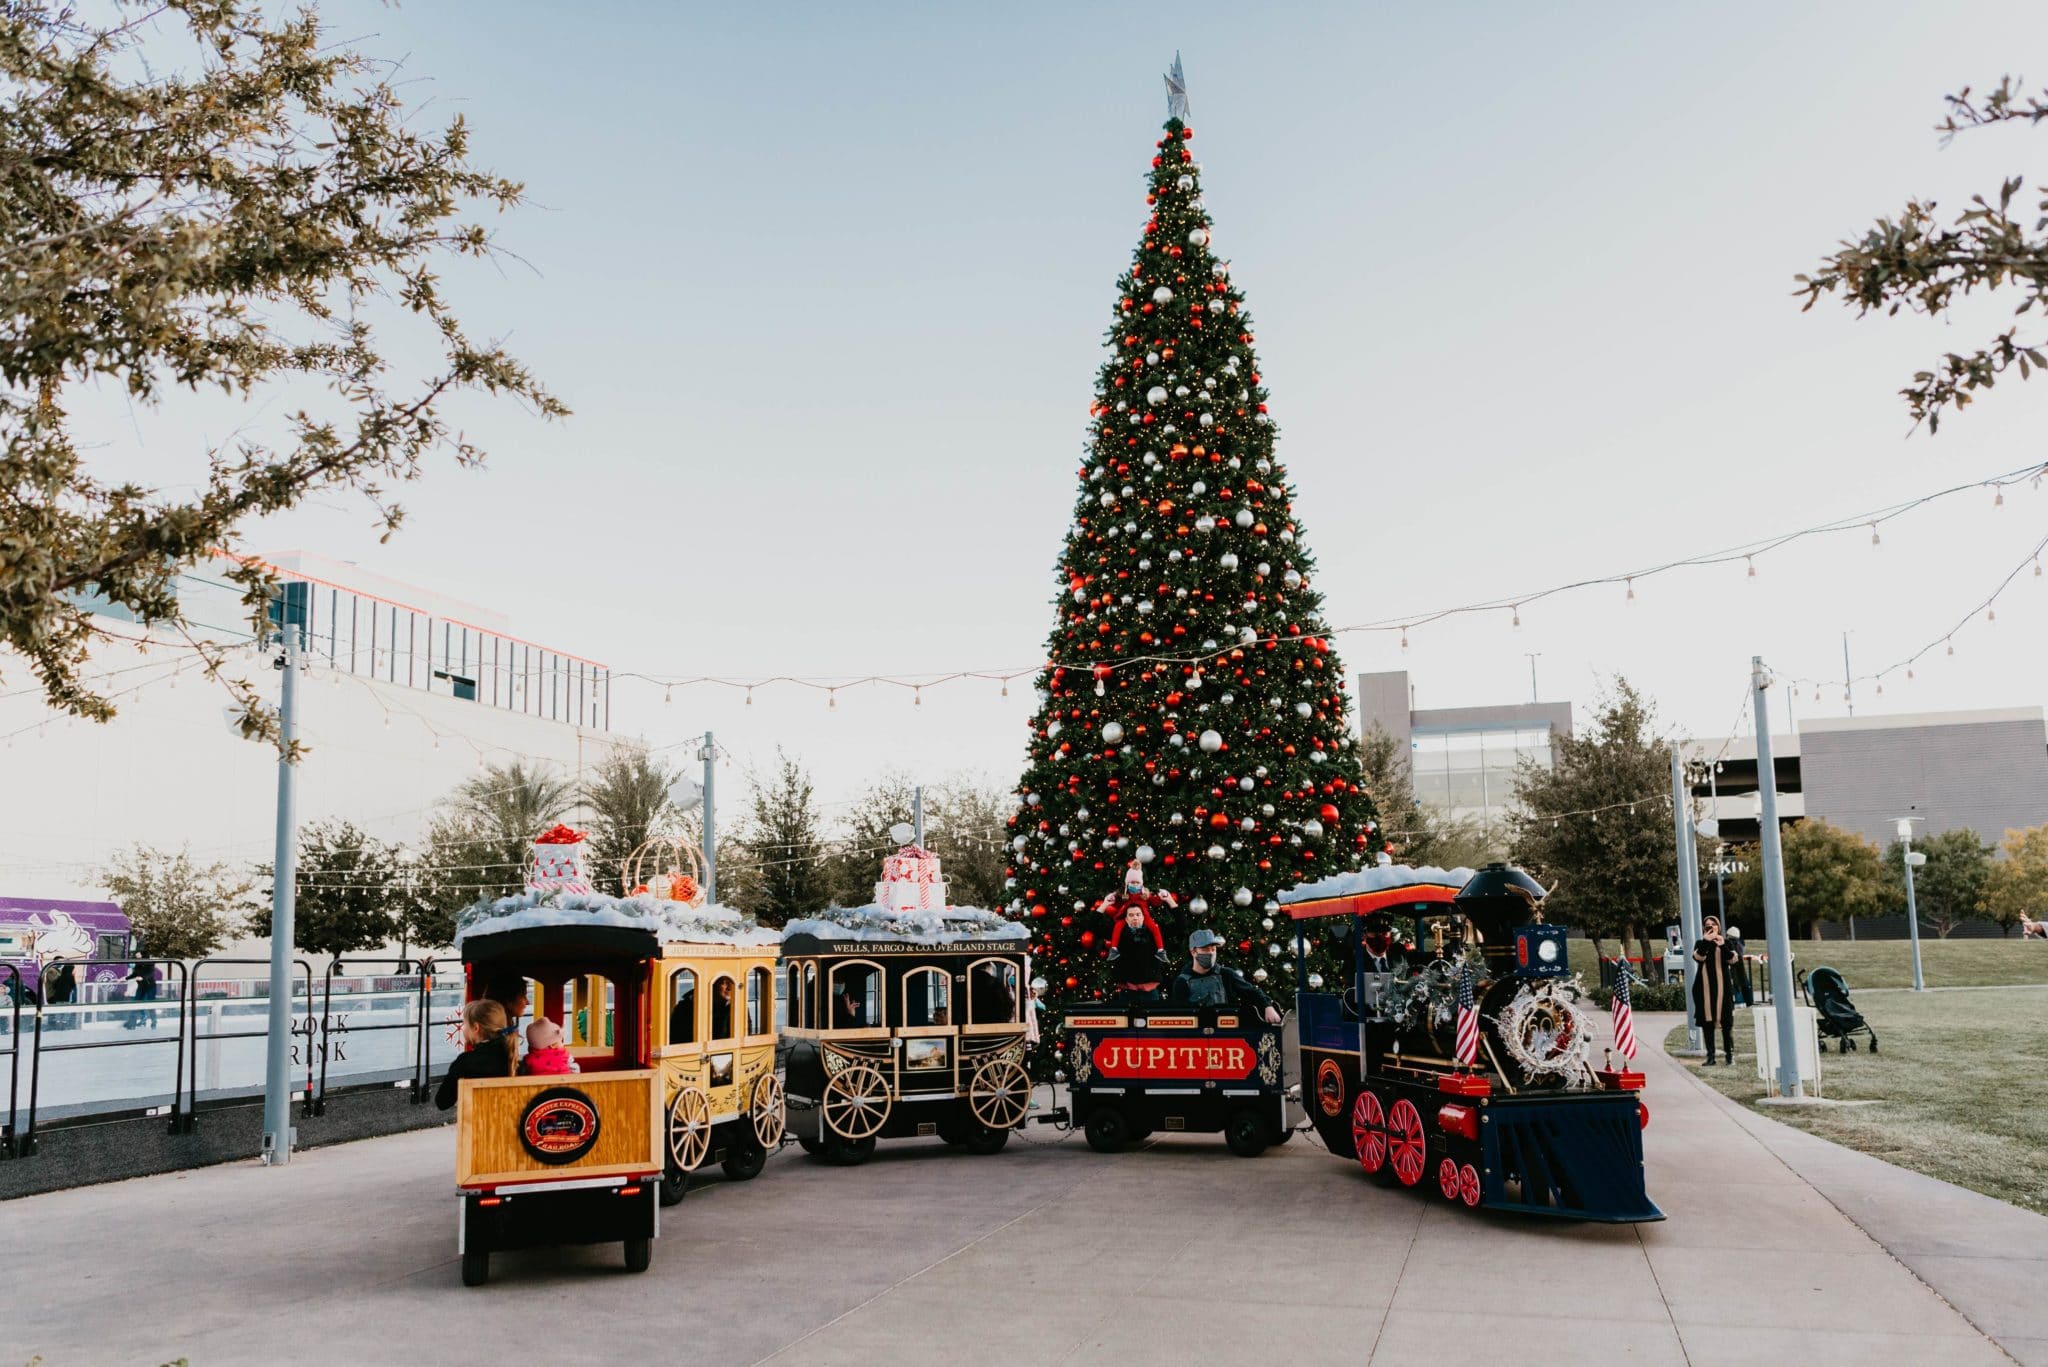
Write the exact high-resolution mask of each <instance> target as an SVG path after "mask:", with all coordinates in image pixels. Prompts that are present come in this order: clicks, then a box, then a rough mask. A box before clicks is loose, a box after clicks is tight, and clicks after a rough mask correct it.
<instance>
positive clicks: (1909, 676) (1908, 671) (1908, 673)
mask: <svg viewBox="0 0 2048 1367" xmlns="http://www.w3.org/2000/svg"><path fill="white" fill-rule="evenodd" d="M1906 682H1907V683H1911V682H1913V669H1912V666H1910V665H1908V666H1907V667H1906Z"/></svg>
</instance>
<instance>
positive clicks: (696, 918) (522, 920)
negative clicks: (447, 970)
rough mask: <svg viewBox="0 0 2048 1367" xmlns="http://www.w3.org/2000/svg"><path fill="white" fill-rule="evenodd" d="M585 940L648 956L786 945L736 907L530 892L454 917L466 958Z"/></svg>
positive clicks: (480, 904) (457, 938)
mask: <svg viewBox="0 0 2048 1367" xmlns="http://www.w3.org/2000/svg"><path fill="white" fill-rule="evenodd" d="M541 931H545V932H547V934H545V935H540V934H537V933H536V932H541ZM579 936H587V937H589V939H590V941H591V945H590V947H591V948H592V949H599V948H603V947H610V948H612V949H614V950H620V951H623V950H625V949H627V948H628V947H636V952H639V953H642V954H644V955H647V956H652V955H653V954H657V953H659V952H660V946H662V945H665V944H693V945H729V946H735V947H738V948H745V949H761V950H772V949H774V948H775V946H776V945H777V944H779V943H780V942H781V936H780V935H779V934H777V933H776V932H775V931H773V930H771V929H769V928H768V927H766V926H764V925H761V924H760V923H759V922H757V921H755V920H754V919H753V918H752V917H751V916H748V915H746V914H744V913H743V912H738V911H735V910H733V909H732V908H731V907H722V906H718V905H715V904H714V905H711V906H702V907H694V906H690V905H688V904H687V903H684V902H669V901H663V900H660V899H658V898H653V897H607V896H605V895H604V894H603V893H594V892H592V893H575V892H534V891H531V890H529V891H527V892H522V893H518V894H515V895H514V896H511V897H500V898H498V899H497V900H496V901H491V902H478V903H476V904H474V905H472V906H470V907H468V908H466V909H465V910H464V911H463V912H462V914H461V915H460V916H459V917H458V918H457V919H456V925H455V948H456V950H457V952H458V953H460V954H461V955H462V957H463V958H465V959H480V958H495V957H497V956H498V954H499V953H500V952H501V951H502V950H503V949H504V948H507V947H509V946H511V945H512V944H514V943H517V944H521V945H528V946H532V945H538V944H540V943H542V942H546V943H547V944H549V945H556V944H563V945H566V944H569V943H573V942H574V941H575V940H576V939H577V937H579Z"/></svg>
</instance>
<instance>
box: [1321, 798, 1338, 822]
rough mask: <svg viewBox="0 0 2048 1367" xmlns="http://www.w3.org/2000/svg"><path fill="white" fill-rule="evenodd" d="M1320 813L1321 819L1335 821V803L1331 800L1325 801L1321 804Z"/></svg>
mask: <svg viewBox="0 0 2048 1367" xmlns="http://www.w3.org/2000/svg"><path fill="white" fill-rule="evenodd" d="M1322 815H1323V820H1325V821H1335V820H1336V819H1337V806H1336V804H1335V803H1333V802H1325V803H1324V804H1323V805H1322Z"/></svg>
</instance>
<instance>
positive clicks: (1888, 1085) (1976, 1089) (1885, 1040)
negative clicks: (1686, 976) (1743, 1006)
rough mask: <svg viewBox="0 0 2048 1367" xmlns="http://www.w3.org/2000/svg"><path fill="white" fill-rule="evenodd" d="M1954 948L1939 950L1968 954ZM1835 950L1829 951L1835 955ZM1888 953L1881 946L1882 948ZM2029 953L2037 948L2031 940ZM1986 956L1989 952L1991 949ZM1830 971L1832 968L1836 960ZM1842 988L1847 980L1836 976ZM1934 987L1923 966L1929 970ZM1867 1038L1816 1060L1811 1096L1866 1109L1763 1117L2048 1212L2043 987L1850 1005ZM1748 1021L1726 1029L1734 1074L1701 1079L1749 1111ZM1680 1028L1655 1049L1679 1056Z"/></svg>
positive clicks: (1708, 1072) (1892, 996)
mask: <svg viewBox="0 0 2048 1367" xmlns="http://www.w3.org/2000/svg"><path fill="white" fill-rule="evenodd" d="M1981 943H1982V942H1962V943H1957V944H1955V945H1952V946H1936V947H1938V948H1957V949H1960V948H1963V947H1965V944H1969V946H1970V947H1973V948H1974V947H1976V946H1977V945H1978V944H1981ZM1833 947H1834V946H1832V945H1831V946H1829V948H1833ZM1887 947H1888V946H1887ZM2033 947H2034V948H2035V949H2037V950H2038V949H2041V948H2042V946H2041V945H2040V944H2039V943H2038V942H2036V944H2035V945H2034V946H2033ZM1990 948H1992V949H1997V948H1998V946H1997V945H1995V944H1993V945H1991V946H1990ZM1836 966H1837V967H1842V965H1841V964H1840V963H1839V962H1837V964H1836ZM1843 972H1844V974H1845V975H1846V976H1847V977H1848V978H1849V981H1850V983H1851V984H1852V986H1854V985H1860V983H1861V979H1859V978H1858V977H1857V975H1856V974H1854V973H1852V972H1850V971H1849V970H1848V969H1846V968H1843ZM1928 977H1929V979H1930V980H1932V979H1933V977H1934V974H1933V968H1932V965H1931V964H1930V965H1929V967H1928ZM1856 1008H1857V1010H1859V1011H1861V1012H1862V1013H1863V1017H1864V1019H1865V1020H1867V1021H1869V1022H1870V1026H1871V1028H1872V1029H1873V1030H1875V1031H1877V1037H1878V1042H1879V1044H1880V1045H1881V1046H1882V1050H1881V1052H1879V1053H1876V1054H1872V1053H1870V1052H1869V1046H1868V1041H1865V1040H1859V1041H1858V1043H1859V1045H1861V1046H1862V1047H1861V1048H1860V1049H1859V1050H1858V1052H1856V1053H1853V1054H1836V1053H1834V1052H1832V1051H1830V1052H1829V1053H1828V1054H1827V1055H1826V1056H1825V1057H1824V1058H1823V1060H1822V1062H1821V1070H1820V1071H1821V1094H1822V1095H1823V1096H1826V1097H1828V1098H1830V1099H1832V1100H1836V1101H1866V1100H1867V1101H1876V1102H1879V1103H1881V1104H1879V1105H1875V1106H1847V1107H1842V1108H1839V1109H1837V1108H1833V1107H1825V1108H1817V1109H1813V1110H1805V1109H1796V1108H1791V1107H1787V1108H1783V1109H1779V1108H1772V1109H1771V1110H1770V1111H1769V1112H1768V1114H1769V1115H1770V1116H1771V1118H1772V1119H1774V1120H1779V1121H1782V1122H1784V1123H1785V1124H1788V1125H1796V1126H1798V1127H1799V1128H1800V1129H1803V1130H1806V1131H1809V1132H1810V1133H1813V1134H1817V1135H1819V1136H1821V1137H1822V1138H1824V1139H1831V1140H1833V1141H1834V1142H1836V1143H1838V1144H1843V1145H1846V1146H1848V1147H1849V1148H1852V1149H1860V1150H1861V1151H1862V1152H1864V1153H1867V1154H1871V1155H1874V1156H1875V1157H1878V1158H1882V1159H1884V1160H1886V1161H1887V1162H1891V1163H1896V1164H1898V1165H1899V1166H1900V1167H1903V1168H1912V1169H1913V1170H1915V1171H1917V1172H1924V1173H1927V1174H1928V1175H1930V1176H1933V1177H1939V1178H1941V1179H1942V1180H1943V1181H1947V1182H1954V1183H1955V1184H1956V1185H1958V1186H1963V1187H1969V1188H1970V1189H1972V1190H1973V1191H1981V1192H1983V1193H1984V1194H1985V1195H1987V1196H1995V1197H1997V1198H1998V1199H2000V1200H2001V1201H2010V1202H2011V1203H2013V1204H2014V1205H2016V1206H2020V1207H2023V1208H2025V1209H2027V1210H2033V1211H2040V1212H2043V1213H2048V1165H2044V1164H2043V1163H2042V1156H2043V1155H2044V1154H2048V1104H2044V1103H2043V1101H2042V1094H2043V1092H2044V1091H2048V987H2032V988H2028V987H2012V988H1997V989H1988V990H1985V991H1981V992H1928V993H1924V994H1921V993H1911V992H1882V993H1874V994H1870V993H1864V994H1858V995H1857V996H1856ZM1745 1017H1746V1013H1738V1018H1737V1020H1736V1022H1735V1046H1736V1059H1735V1066H1734V1067H1732V1068H1729V1067H1714V1068H1709V1069H1702V1070H1701V1071H1700V1076H1701V1077H1702V1078H1704V1079H1705V1080H1706V1081H1708V1082H1709V1083H1711V1084H1712V1085H1713V1086H1714V1088H1715V1089H1716V1090H1717V1091H1719V1092H1721V1093H1722V1094H1723V1095H1725V1096H1729V1097H1733V1098H1734V1099H1735V1100H1737V1101H1741V1102H1744V1103H1753V1102H1755V1101H1756V1100H1757V1099H1758V1098H1759V1097H1761V1096H1762V1095H1763V1094H1764V1084H1763V1083H1761V1082H1759V1081H1758V1080H1757V1076H1756V1052H1755V1049H1754V1047H1753V1041H1754V1035H1753V1034H1752V1033H1751V1027H1750V1023H1749V1021H1748V1020H1747V1019H1746V1018H1745ZM1684 1043H1685V1028H1684V1027H1683V1026H1680V1027H1679V1028H1678V1029H1676V1030H1674V1031H1672V1033H1671V1035H1670V1036H1669V1037H1668V1038H1667V1039H1666V1040H1665V1047H1666V1048H1671V1049H1678V1048H1683V1047H1684Z"/></svg>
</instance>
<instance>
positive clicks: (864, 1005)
mask: <svg viewBox="0 0 2048 1367" xmlns="http://www.w3.org/2000/svg"><path fill="white" fill-rule="evenodd" d="M830 985H831V996H832V1003H831V1011H832V1028H833V1029H834V1030H860V1029H866V1028H869V1027H872V1026H877V1025H880V1024H882V970H881V969H879V968H877V967H876V966H875V965H873V964H870V963H862V962H858V961H856V962H854V963H846V964H841V965H839V966H838V967H837V968H835V969H833V970H832V977H831V980H830Z"/></svg>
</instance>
